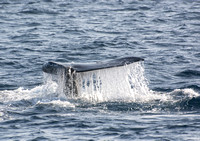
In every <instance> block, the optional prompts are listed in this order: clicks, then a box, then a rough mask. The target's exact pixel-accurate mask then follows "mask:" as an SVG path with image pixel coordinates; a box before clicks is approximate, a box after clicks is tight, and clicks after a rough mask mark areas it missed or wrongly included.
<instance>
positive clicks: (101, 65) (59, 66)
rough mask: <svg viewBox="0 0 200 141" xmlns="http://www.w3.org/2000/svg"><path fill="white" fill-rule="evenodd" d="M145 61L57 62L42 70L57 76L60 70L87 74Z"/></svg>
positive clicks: (135, 59)
mask: <svg viewBox="0 0 200 141" xmlns="http://www.w3.org/2000/svg"><path fill="white" fill-rule="evenodd" d="M138 61H144V59H142V58H139V57H124V58H118V59H113V60H107V61H104V62H96V63H83V64H73V63H71V64H68V63H57V62H48V63H46V64H45V65H43V67H42V70H43V71H44V72H46V73H50V74H57V73H58V71H59V70H67V71H69V70H71V72H74V71H75V72H87V71H94V70H99V69H106V68H113V67H120V66H124V65H128V64H131V63H134V62H138Z"/></svg>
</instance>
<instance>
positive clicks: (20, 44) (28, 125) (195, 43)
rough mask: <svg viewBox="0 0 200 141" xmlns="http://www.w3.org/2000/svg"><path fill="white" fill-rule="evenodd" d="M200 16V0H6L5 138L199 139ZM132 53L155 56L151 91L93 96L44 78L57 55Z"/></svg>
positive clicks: (149, 69) (2, 46)
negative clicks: (65, 91) (63, 89)
mask: <svg viewBox="0 0 200 141" xmlns="http://www.w3.org/2000/svg"><path fill="white" fill-rule="evenodd" d="M199 19H200V1H199V0H174V1H172V0H166V1H159V0H142V1H140V0H133V1H131V0H127V1H121V0H119V1H114V0H111V1H106V0H105V1H104V0H86V1H79V0H76V1H68V0H1V1H0V67H1V69H0V139H1V140H181V141H182V140H199V139H200V135H199V130H200V95H199V94H200V20H199ZM126 56H138V57H142V58H144V59H145V62H144V65H143V67H144V68H145V78H146V79H147V80H148V82H149V83H148V88H146V89H149V90H148V92H149V93H148V94H146V93H145V94H144V93H143V92H142V91H141V92H140V93H139V94H141V95H138V94H137V95H135V96H134V97H135V99H129V100H125V99H123V96H122V99H121V100H120V99H118V100H113V99H112V97H113V96H114V94H112V95H110V99H107V100H106V101H99V102H98V101H95V102H94V101H92V102H91V101H87V100H83V99H81V98H78V99H76V98H75V99H68V98H67V97H65V96H63V95H62V94H61V93H59V90H58V89H59V87H58V85H57V84H56V83H55V82H52V81H50V80H47V82H46V83H45V84H43V81H44V80H43V78H44V76H43V73H42V70H41V68H42V65H43V64H44V63H46V62H48V61H58V62H94V61H99V60H106V59H114V58H118V57H126ZM141 75H143V74H141ZM113 77H116V76H113ZM45 78H46V76H45ZM108 81H110V82H112V80H108ZM124 87H125V86H124ZM141 87H143V85H141ZM108 89H115V87H113V88H108ZM86 95H87V93H86ZM88 95H89V93H88ZM124 95H127V93H126V94H124ZM133 95H134V94H133ZM155 97H156V98H155ZM138 99H139V100H138Z"/></svg>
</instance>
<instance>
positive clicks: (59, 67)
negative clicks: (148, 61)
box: [42, 57, 144, 96]
mask: <svg viewBox="0 0 200 141" xmlns="http://www.w3.org/2000/svg"><path fill="white" fill-rule="evenodd" d="M139 61H144V59H142V58H139V57H125V58H119V59H113V60H107V61H103V62H96V63H83V64H78V63H57V62H48V63H46V64H45V65H43V67H42V70H43V71H44V72H45V73H49V74H53V75H60V76H64V79H63V82H62V83H63V84H64V85H63V84H61V85H63V86H64V90H65V94H66V95H67V96H78V79H77V74H79V73H83V72H89V71H95V70H101V69H107V68H113V67H120V66H125V65H129V64H132V63H135V62H139Z"/></svg>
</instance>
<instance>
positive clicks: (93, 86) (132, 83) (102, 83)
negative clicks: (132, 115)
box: [76, 62, 164, 102]
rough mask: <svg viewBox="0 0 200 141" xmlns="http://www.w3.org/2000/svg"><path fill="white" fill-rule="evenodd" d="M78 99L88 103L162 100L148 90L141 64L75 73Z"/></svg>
mask: <svg viewBox="0 0 200 141" xmlns="http://www.w3.org/2000/svg"><path fill="white" fill-rule="evenodd" d="M76 78H77V79H76V83H77V86H78V87H77V88H78V94H79V98H81V99H83V100H87V101H90V102H105V101H126V102H146V101H149V100H155V99H163V98H164V97H163V96H161V95H159V94H155V93H153V92H152V91H151V90H149V88H148V83H147V80H146V78H145V76H144V66H143V63H142V62H136V63H133V64H129V65H126V66H122V67H115V68H109V69H102V70H95V71H89V72H83V73H77V76H76Z"/></svg>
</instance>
